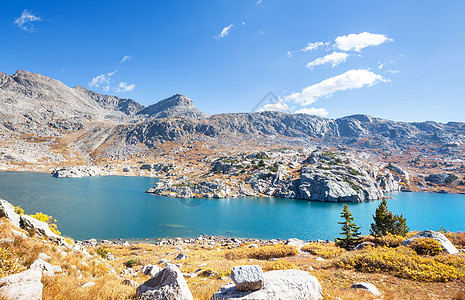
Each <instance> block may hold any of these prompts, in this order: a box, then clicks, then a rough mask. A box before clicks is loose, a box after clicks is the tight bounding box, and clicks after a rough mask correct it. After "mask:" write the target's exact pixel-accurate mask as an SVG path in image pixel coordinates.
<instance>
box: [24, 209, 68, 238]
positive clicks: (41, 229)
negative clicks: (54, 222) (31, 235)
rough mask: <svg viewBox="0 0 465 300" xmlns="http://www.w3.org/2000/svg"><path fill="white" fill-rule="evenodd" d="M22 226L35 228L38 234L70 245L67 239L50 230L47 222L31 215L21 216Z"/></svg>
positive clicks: (29, 228) (27, 228)
mask: <svg viewBox="0 0 465 300" xmlns="http://www.w3.org/2000/svg"><path fill="white" fill-rule="evenodd" d="M21 228H23V229H26V230H33V231H35V232H36V233H37V235H38V236H42V237H46V238H48V239H49V240H50V241H52V242H54V243H55V244H57V245H63V246H69V245H68V243H67V242H66V241H65V239H64V238H63V237H61V236H59V235H57V234H55V233H53V232H52V231H51V230H50V227H49V226H48V224H47V223H45V222H42V221H39V220H37V219H35V218H33V217H31V216H28V215H22V216H21Z"/></svg>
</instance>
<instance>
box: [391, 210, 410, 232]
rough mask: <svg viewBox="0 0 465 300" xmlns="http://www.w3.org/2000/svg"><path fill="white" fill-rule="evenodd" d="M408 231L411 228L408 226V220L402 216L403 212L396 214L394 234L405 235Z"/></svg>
mask: <svg viewBox="0 0 465 300" xmlns="http://www.w3.org/2000/svg"><path fill="white" fill-rule="evenodd" d="M408 231H409V228H408V227H407V220H406V219H405V218H404V217H403V216H402V214H401V215H400V216H398V215H395V216H394V224H393V230H392V232H391V233H392V234H394V235H400V236H405V235H406V234H407V233H408Z"/></svg>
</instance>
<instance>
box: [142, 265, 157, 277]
mask: <svg viewBox="0 0 465 300" xmlns="http://www.w3.org/2000/svg"><path fill="white" fill-rule="evenodd" d="M161 270H162V269H161V268H160V267H159V266H157V265H145V266H143V267H142V269H141V270H140V271H141V272H142V273H144V274H145V275H149V276H150V277H155V275H157V274H158V273H159V272H160V271H161Z"/></svg>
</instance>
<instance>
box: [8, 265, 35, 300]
mask: <svg viewBox="0 0 465 300" xmlns="http://www.w3.org/2000/svg"><path fill="white" fill-rule="evenodd" d="M41 279H42V273H41V272H40V271H37V270H32V269H29V270H26V271H24V272H21V273H18V274H14V275H11V276H7V277H3V278H0V294H1V295H2V296H4V297H5V298H6V299H15V300H41V299H42V289H43V285H42V283H41V282H40V280H41Z"/></svg>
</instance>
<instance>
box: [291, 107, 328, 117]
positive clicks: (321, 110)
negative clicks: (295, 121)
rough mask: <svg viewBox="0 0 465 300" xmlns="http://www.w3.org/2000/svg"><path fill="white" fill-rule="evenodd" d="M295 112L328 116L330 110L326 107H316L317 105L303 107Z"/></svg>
mask: <svg viewBox="0 0 465 300" xmlns="http://www.w3.org/2000/svg"><path fill="white" fill-rule="evenodd" d="M294 113H296V114H307V115H315V116H320V117H326V116H327V115H328V111H327V110H326V109H324V108H315V107H310V108H302V109H299V110H296V111H295V112H294Z"/></svg>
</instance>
